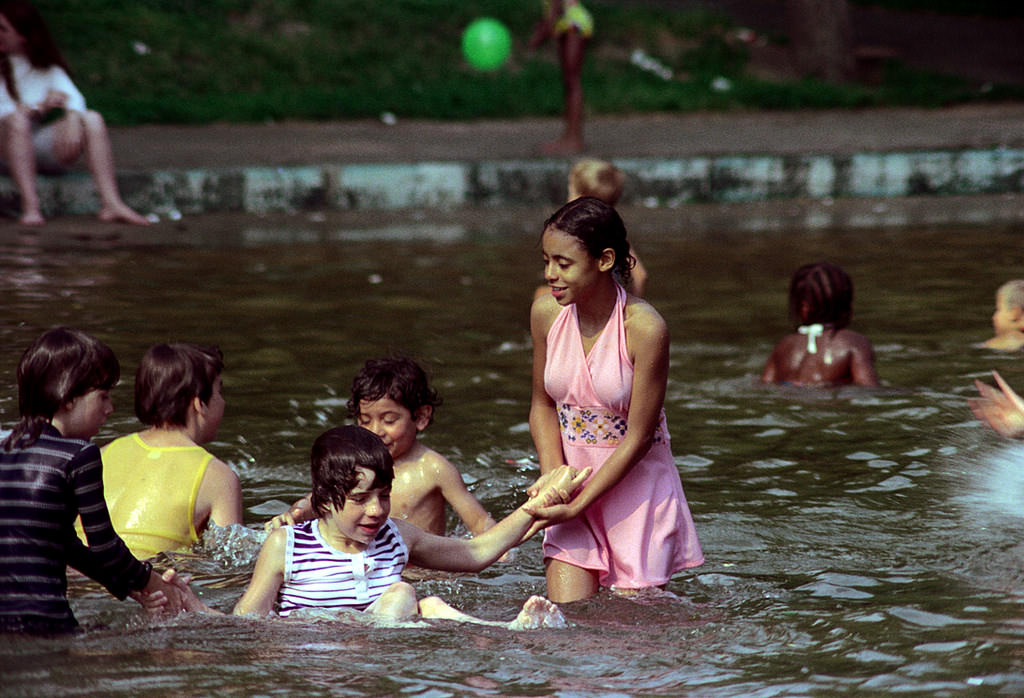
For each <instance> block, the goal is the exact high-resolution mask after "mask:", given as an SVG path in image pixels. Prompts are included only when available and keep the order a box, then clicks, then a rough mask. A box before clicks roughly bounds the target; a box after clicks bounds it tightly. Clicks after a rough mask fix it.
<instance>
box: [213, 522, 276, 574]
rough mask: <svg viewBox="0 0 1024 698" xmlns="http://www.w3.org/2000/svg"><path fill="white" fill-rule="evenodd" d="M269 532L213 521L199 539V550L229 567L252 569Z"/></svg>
mask: <svg viewBox="0 0 1024 698" xmlns="http://www.w3.org/2000/svg"><path fill="white" fill-rule="evenodd" d="M266 539H267V534H266V532H265V531H263V529H255V528H246V527H245V526H243V525H241V524H232V525H230V526H218V525H217V524H215V523H211V524H210V527H209V528H207V529H206V533H204V534H203V538H202V540H200V541H199V544H198V546H197V552H199V553H200V554H203V555H205V556H207V557H209V558H210V559H211V560H213V561H214V562H216V563H218V564H219V565H221V566H222V567H225V568H228V569H237V568H245V569H251V568H252V566H253V565H254V564H256V557H257V556H258V555H259V552H260V547H261V546H262V545H263V541H265V540H266Z"/></svg>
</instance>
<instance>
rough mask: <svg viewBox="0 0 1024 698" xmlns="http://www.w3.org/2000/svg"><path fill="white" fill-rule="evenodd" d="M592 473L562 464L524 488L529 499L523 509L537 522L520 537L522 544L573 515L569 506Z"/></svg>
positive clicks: (588, 470)
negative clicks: (537, 533) (544, 529)
mask: <svg viewBox="0 0 1024 698" xmlns="http://www.w3.org/2000/svg"><path fill="white" fill-rule="evenodd" d="M591 472H593V469H592V468H584V469H583V470H577V469H576V468H573V467H572V466H570V465H564V464H563V465H560V466H559V467H557V468H555V469H554V470H551V471H549V472H547V473H544V474H543V475H541V476H540V477H539V478H537V481H536V482H534V483H533V484H532V485H530V487H529V488H527V490H526V496H527V497H529V499H527V500H526V502H525V503H524V504H523V506H522V508H523V511H525V512H526V513H527V514H529V515H530V516H533V517H534V518H535V519H536V521H534V523H533V526H531V527H530V530H529V531H527V532H526V535H524V536H523V540H524V541H525V540H528V539H529V538H530V537H531V536H533V534H535V533H536V532H537V531H539V530H541V529H542V528H546V527H547V526H549V525H551V524H552V523H557V522H558V521H565V520H567V519H570V518H572V517H573V516H575V515H576V513H575V512H574V511H573V510H572V509H571V507H570V506H569V502H570V501H572V498H573V496H574V495H575V494H576V491H577V490H579V488H580V487H582V486H583V483H584V482H586V481H587V478H589V477H590V474H591Z"/></svg>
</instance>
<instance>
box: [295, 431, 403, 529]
mask: <svg viewBox="0 0 1024 698" xmlns="http://www.w3.org/2000/svg"><path fill="white" fill-rule="evenodd" d="M360 468H366V469H368V470H370V471H371V472H372V473H373V484H372V485H371V489H381V488H387V487H390V486H391V482H392V480H393V479H394V477H395V471H394V466H393V462H392V460H391V454H390V453H388V449H387V447H386V446H385V445H384V442H383V441H381V440H380V438H378V437H377V436H376V435H375V434H373V433H372V432H370V431H368V430H366V429H363V428H362V427H357V426H344V427H335V428H333V429H328V430H327V431H325V432H324V433H323V434H321V435H320V436H319V437H318V438H317V440H316V441H315V442H314V443H313V450H312V453H311V454H310V474H311V477H312V480H313V492H312V495H311V496H310V504H311V506H312V508H313V512H314V513H315V514H316V515H317V517H320V518H322V517H324V516H326V515H327V513H328V512H327V509H328V507H334V508H335V509H337V510H339V511H340V510H341V509H344V508H345V497H346V496H347V495H348V493H349V492H351V491H352V490H353V488H355V487H356V485H358V484H359V469H360Z"/></svg>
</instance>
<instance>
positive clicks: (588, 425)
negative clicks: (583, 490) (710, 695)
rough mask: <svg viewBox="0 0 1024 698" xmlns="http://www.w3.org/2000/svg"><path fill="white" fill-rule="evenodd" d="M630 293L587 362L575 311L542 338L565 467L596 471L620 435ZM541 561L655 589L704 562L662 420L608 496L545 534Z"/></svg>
mask: <svg viewBox="0 0 1024 698" xmlns="http://www.w3.org/2000/svg"><path fill="white" fill-rule="evenodd" d="M625 307H626V292H625V291H624V290H623V289H622V288H621V287H619V288H618V298H617V300H616V303H615V308H614V310H612V314H611V316H610V317H609V319H608V324H607V325H605V327H604V330H602V332H601V335H600V336H599V337H598V339H597V342H596V343H595V344H594V346H593V348H592V349H591V350H590V354H588V355H585V354H584V352H583V338H582V337H581V336H580V329H579V320H578V318H577V313H576V306H575V305H569V306H567V307H565V308H563V309H562V312H561V313H560V314H559V315H558V317H557V318H556V319H555V322H554V324H553V325H552V326H551V329H550V330H549V331H548V336H547V363H546V365H545V369H544V387H545V389H546V390H547V393H548V395H550V396H551V398H552V400H554V402H555V405H556V407H557V410H558V421H559V426H560V428H561V432H562V451H563V453H564V455H565V461H566V463H568V464H569V465H571V466H573V467H574V468H579V469H583V468H586V467H591V468H593V469H594V472H595V473H596V472H597V470H598V469H600V467H601V466H602V465H603V464H604V462H605V460H606V459H607V458H608V456H609V455H610V454H611V453H612V451H613V450H614V449H615V447H616V446H617V445H618V444H619V441H620V440H621V439H622V438H623V437H624V436H625V434H626V428H627V424H626V417H627V415H628V413H629V401H630V397H631V395H632V390H633V364H632V362H631V361H630V360H629V353H628V351H627V349H626V330H625V322H624V314H625ZM544 558H545V559H548V558H551V559H555V560H561V561H563V562H567V563H569V564H571V565H574V566H576V567H582V568H584V569H589V570H596V571H597V572H598V576H599V581H600V584H601V586H605V587H616V588H619V589H638V588H643V587H648V586H660V585H662V584H665V583H666V582H668V580H669V579H670V578H671V576H672V574H673V573H675V572H677V571H679V570H681V569H685V568H687V567H696V566H697V565H700V564H702V563H703V562H704V554H703V552H702V551H701V547H700V541H699V540H698V539H697V531H696V529H695V528H694V526H693V517H691V516H690V508H689V506H688V505H687V503H686V496H685V495H684V494H683V486H682V483H681V482H680V480H679V471H678V470H677V469H676V465H675V461H674V460H673V458H672V451H671V449H670V444H669V435H668V428H667V426H666V424H665V412H664V410H662V413H661V420H660V423H659V425H658V429H657V432H656V435H655V439H654V444H653V445H652V446H651V448H650V450H649V451H648V452H647V455H645V456H644V457H643V458H642V459H641V460H640V462H638V463H637V464H636V465H635V466H633V468H632V469H631V470H630V471H629V472H628V473H627V474H626V476H625V477H623V478H622V480H620V481H619V482H618V483H617V484H616V485H615V486H614V487H613V488H612V489H610V490H608V491H607V492H605V494H604V495H603V496H602V497H601V498H600V499H598V500H596V501H595V502H593V503H592V504H591V505H590V506H589V507H588V508H587V509H586V511H584V512H583V513H582V514H580V515H579V516H578V517H576V518H575V519H572V520H570V521H566V522H563V523H560V524H556V525H554V526H552V527H550V528H548V529H547V530H546V531H545V534H544Z"/></svg>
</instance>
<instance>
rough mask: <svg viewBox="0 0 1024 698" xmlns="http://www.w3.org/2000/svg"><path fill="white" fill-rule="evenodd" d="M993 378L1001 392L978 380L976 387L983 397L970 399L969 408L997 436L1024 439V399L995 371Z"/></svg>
mask: <svg viewBox="0 0 1024 698" xmlns="http://www.w3.org/2000/svg"><path fill="white" fill-rule="evenodd" d="M992 376H993V377H994V378H995V380H996V384H997V385H998V386H999V388H1000V390H996V389H995V388H993V387H992V386H990V385H987V384H985V383H982V382H981V381H978V380H976V381H974V385H975V386H977V388H978V392H979V393H980V394H981V397H976V398H971V399H969V400H968V401H967V406H968V407H970V408H971V412H973V413H974V416H975V417H977V418H978V419H980V420H981V421H982V422H984V423H985V424H987V425H989V427H991V428H992V430H993V431H995V432H996V433H997V434H1000V435H1001V436H1006V437H1008V438H1011V439H1020V438H1024V399H1022V398H1021V396H1020V395H1018V394H1017V393H1016V391H1014V389H1013V388H1011V387H1010V386H1009V385H1008V384H1007V383H1006V381H1004V380H1003V377H1002V376H1000V375H999V372H998V371H993V372H992ZM1000 391H1001V392H1000Z"/></svg>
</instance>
